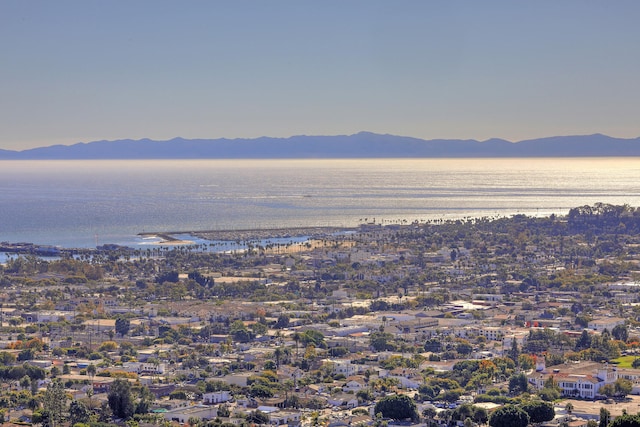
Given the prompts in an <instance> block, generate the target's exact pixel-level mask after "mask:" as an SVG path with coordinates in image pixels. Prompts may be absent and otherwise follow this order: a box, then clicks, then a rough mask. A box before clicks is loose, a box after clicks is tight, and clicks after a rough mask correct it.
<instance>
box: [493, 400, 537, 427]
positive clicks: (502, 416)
mask: <svg viewBox="0 0 640 427" xmlns="http://www.w3.org/2000/svg"><path fill="white" fill-rule="evenodd" d="M489 425H490V426H491V427H527V426H528V425H529V415H528V414H527V413H526V412H525V411H524V410H523V409H521V408H519V407H518V406H516V405H504V406H503V407H501V408H498V409H496V410H495V411H493V413H492V414H491V416H490V417H489Z"/></svg>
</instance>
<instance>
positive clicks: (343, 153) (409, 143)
mask: <svg viewBox="0 0 640 427" xmlns="http://www.w3.org/2000/svg"><path fill="white" fill-rule="evenodd" d="M587 156H594V157H595V156H601V157H607V156H640V138H635V139H621V138H612V137H610V136H606V135H601V134H595V135H580V136H555V137H550V138H540V139H531V140H526V141H520V142H509V141H506V140H503V139H489V140H487V141H476V140H473V139H471V140H458V139H434V140H424V139H418V138H410V137H405V136H395V135H381V134H375V133H370V132H360V133H357V134H355V135H338V136H304V135H303V136H292V137H290V138H269V137H261V138H255V139H183V138H174V139H171V140H169V141H153V140H150V139H141V140H130V139H123V140H118V141H95V142H88V143H78V144H74V145H53V146H50V147H41V148H33V149H30V150H23V151H11V150H0V159H1V160H72V159H301V158H393V157H395V158H400V157H438V158H445V157H458V158H461V157H587Z"/></svg>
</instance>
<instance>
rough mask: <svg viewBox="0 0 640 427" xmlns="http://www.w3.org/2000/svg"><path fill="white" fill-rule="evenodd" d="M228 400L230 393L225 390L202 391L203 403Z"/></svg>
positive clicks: (208, 403)
mask: <svg viewBox="0 0 640 427" xmlns="http://www.w3.org/2000/svg"><path fill="white" fill-rule="evenodd" d="M230 400H231V393H230V392H228V391H226V390H223V391H214V392H211V393H204V394H203V395H202V403H205V404H207V405H212V404H215V403H223V402H228V401H230Z"/></svg>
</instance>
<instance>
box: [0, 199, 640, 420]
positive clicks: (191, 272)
mask: <svg viewBox="0 0 640 427" xmlns="http://www.w3.org/2000/svg"><path fill="white" fill-rule="evenodd" d="M639 231H640V210H638V209H634V208H631V207H628V206H612V205H604V204H598V205H595V206H585V207H581V208H575V209H572V210H571V211H570V213H569V215H567V216H566V217H556V216H551V217H546V218H532V217H526V216H514V217H510V218H479V219H478V218H475V219H472V218H470V219H468V220H464V221H463V220H456V221H432V222H426V221H425V222H414V223H408V222H402V221H400V222H389V223H376V222H375V221H367V222H363V224H362V225H361V226H359V227H357V228H354V229H347V230H333V229H331V230H328V229H323V228H318V229H312V228H310V229H305V230H304V232H303V234H301V235H302V236H304V238H299V237H300V236H297V235H296V236H294V235H291V236H290V239H291V240H290V241H289V242H286V241H285V242H284V243H283V237H282V234H281V233H280V234H279V235H278V236H279V237H278V240H277V241H276V240H270V237H273V236H272V235H273V232H269V231H268V230H256V231H253V232H252V231H244V232H242V233H236V234H235V236H236V238H235V239H233V238H232V237H231V236H233V235H234V233H233V232H231V231H228V232H225V234H224V238H225V239H226V240H218V239H220V238H221V233H218V234H217V235H215V236H214V235H212V234H211V233H209V234H207V233H205V232H203V233H202V235H201V236H200V237H201V238H202V239H208V240H207V241H209V242H210V243H199V244H173V245H171V244H167V245H158V246H156V247H153V248H149V249H147V250H134V249H131V248H125V247H115V246H114V247H108V248H107V247H103V248H97V249H96V250H92V251H77V252H76V253H69V254H66V252H65V253H63V254H62V256H61V255H60V253H58V254H56V255H57V256H54V257H43V256H41V255H38V254H33V253H24V251H22V249H21V251H16V252H15V253H11V252H7V254H8V257H7V261H6V263H4V264H3V265H2V267H1V268H0V388H1V395H0V400H1V401H2V404H1V405H0V408H1V409H0V416H1V419H2V421H3V422H4V423H5V424H17V425H25V424H28V425H43V426H56V425H60V424H61V423H62V424H64V425H76V424H81V425H95V426H106V425H112V424H117V425H123V424H127V425H129V426H134V425H135V426H142V425H162V426H169V425H189V426H191V427H193V426H222V425H226V426H232V425H233V426H245V425H274V426H275V425H288V426H319V425H322V426H329V427H337V426H355V425H358V426H369V425H370V426H382V425H386V426H390V425H403V426H404V425H423V426H454V425H459V426H473V425H491V426H498V425H518V424H517V423H516V421H513V424H500V422H502V421H500V420H501V417H503V418H502V420H504V419H506V420H516V418H517V417H518V416H520V414H524V415H523V417H524V416H526V419H525V418H522V419H523V420H525V421H526V424H524V425H527V424H529V423H531V424H536V425H553V426H565V425H566V426H594V425H598V423H600V425H607V424H606V423H608V422H609V421H612V420H614V419H615V418H616V417H619V416H622V415H625V414H627V415H633V414H636V413H637V412H638V410H640V397H637V396H640V354H638V351H640V274H639V273H640V267H639V263H640V237H639V236H640V235H639V233H638V232H639ZM286 238H287V237H284V239H285V240H286ZM230 241H231V242H235V245H232V246H233V247H232V248H231V249H228V247H229V246H228V242H230ZM220 242H227V243H225V246H224V248H225V249H224V250H218V249H219V248H221V247H223V244H222V243H220ZM2 247H3V248H4V249H8V250H10V249H11V248H12V245H11V244H10V243H7V242H4V243H3V244H2ZM24 247H25V246H24V244H21V248H24ZM63 252H64V251H63ZM508 417H511V418H508ZM603 421H605V424H602V422H603Z"/></svg>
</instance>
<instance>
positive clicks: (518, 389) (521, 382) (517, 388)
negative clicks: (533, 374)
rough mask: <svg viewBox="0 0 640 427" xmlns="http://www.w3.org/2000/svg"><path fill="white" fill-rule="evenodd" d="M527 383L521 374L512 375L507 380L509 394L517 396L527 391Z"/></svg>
mask: <svg viewBox="0 0 640 427" xmlns="http://www.w3.org/2000/svg"><path fill="white" fill-rule="evenodd" d="M528 387H529V382H528V381H527V376H526V375H525V374H523V373H520V374H515V375H512V376H511V378H509V393H511V394H512V395H518V394H521V393H524V392H525V391H527V388H528Z"/></svg>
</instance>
